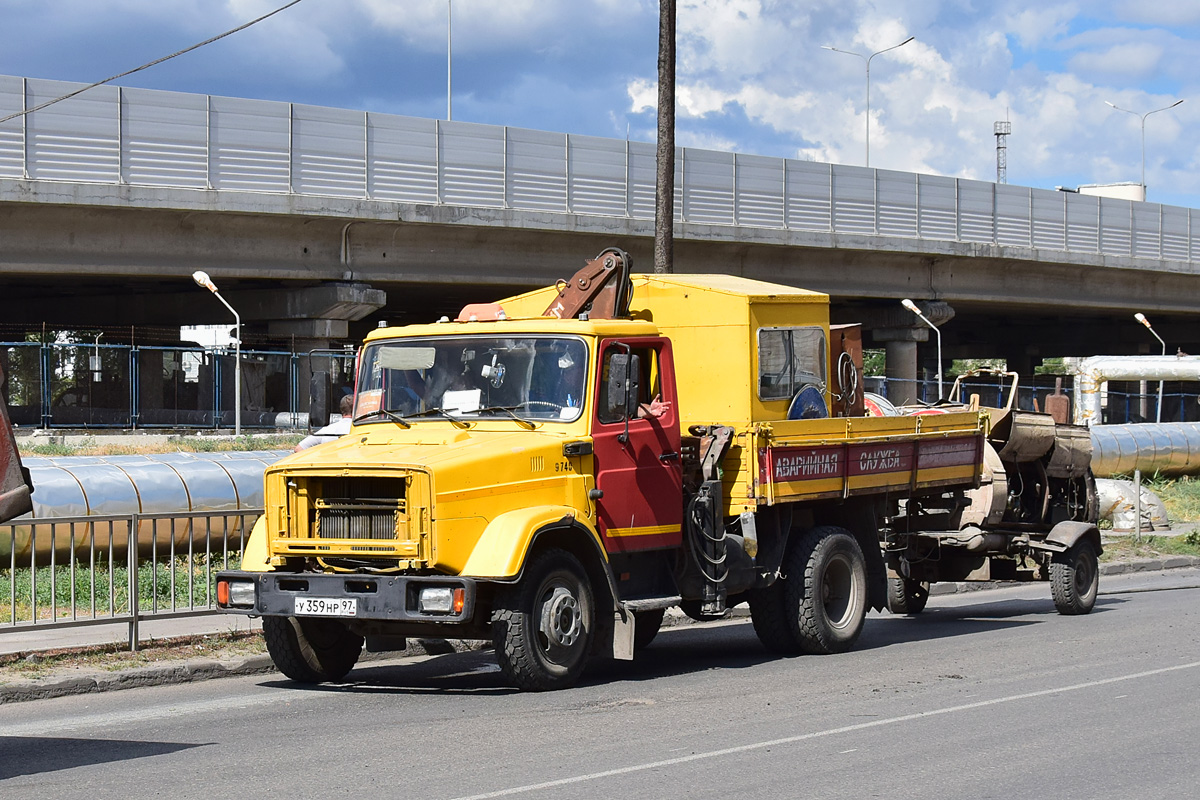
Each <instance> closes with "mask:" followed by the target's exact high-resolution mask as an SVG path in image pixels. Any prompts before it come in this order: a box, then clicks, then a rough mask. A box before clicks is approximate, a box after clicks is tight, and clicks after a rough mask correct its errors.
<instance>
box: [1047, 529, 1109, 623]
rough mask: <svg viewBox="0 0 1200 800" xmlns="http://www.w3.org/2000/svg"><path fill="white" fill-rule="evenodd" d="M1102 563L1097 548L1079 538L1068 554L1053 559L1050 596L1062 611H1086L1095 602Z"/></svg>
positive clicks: (1055, 556)
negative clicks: (1097, 554) (1098, 557)
mask: <svg viewBox="0 0 1200 800" xmlns="http://www.w3.org/2000/svg"><path fill="white" fill-rule="evenodd" d="M1099 588H1100V564H1099V559H1097V558H1096V549H1095V548H1094V547H1092V543H1091V542H1089V541H1087V540H1086V539H1080V540H1079V541H1078V542H1076V543H1075V544H1074V545H1072V546H1071V549H1069V550H1067V551H1066V552H1065V553H1055V554H1054V557H1053V558H1052V559H1051V560H1050V595H1051V596H1052V597H1053V598H1054V607H1055V608H1056V609H1058V613H1060V614H1068V615H1076V614H1086V613H1088V612H1089V611H1091V610H1092V607H1093V606H1095V605H1096V593H1097V592H1098V590H1099Z"/></svg>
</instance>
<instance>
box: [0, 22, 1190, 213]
mask: <svg viewBox="0 0 1200 800" xmlns="http://www.w3.org/2000/svg"><path fill="white" fill-rule="evenodd" d="M281 2H282V0H220V2H215V1H214V0H173V1H172V2H171V3H169V4H168V3H163V2H161V0H55V2H45V0H8V2H6V4H5V29H6V30H5V32H6V41H5V47H4V48H0V73H4V74H10V75H28V76H31V77H50V78H59V79H63V80H77V81H87V80H96V79H98V78H100V77H105V76H107V75H110V74H113V73H114V72H117V71H119V70H120V69H124V68H128V67H129V66H133V65H136V64H137V63H141V62H142V61H145V60H149V59H150V58H154V57H157V56H159V55H162V54H164V53H167V52H171V51H173V50H175V49H178V48H180V47H184V46H186V45H188V44H192V43H194V42H196V41H199V40H200V39H202V38H204V37H206V36H209V35H212V34H213V33H217V32H220V31H221V30H224V29H226V28H228V27H232V26H233V25H235V24H238V23H240V22H244V21H245V20H247V19H249V18H252V17H254V16H256V15H258V14H261V13H263V12H265V11H267V10H270V9H271V8H274V7H275V6H276V5H278V4H280V3H281ZM446 8H447V0H403V2H401V1H400V0H339V1H338V2H334V0H307V2H304V3H301V4H299V5H297V6H295V7H294V8H292V9H289V10H288V11H287V12H285V13H283V14H280V15H278V16H277V17H273V18H272V19H271V20H270V21H269V22H267V23H264V24H263V25H262V26H258V27H256V28H254V29H251V30H249V31H245V32H243V33H242V34H239V35H237V36H235V37H230V38H229V39H227V40H223V41H222V42H220V43H218V44H216V45H213V46H212V47H210V48H205V49H204V50H203V51H198V52H196V53H193V54H190V55H189V56H188V57H186V58H185V59H179V60H178V61H177V62H168V63H167V64H163V65H160V66H159V67H156V68H155V69H153V70H148V71H147V72H145V73H139V74H138V75H137V76H135V78H134V79H132V80H130V81H127V82H126V83H127V85H143V86H150V87H152V88H166V89H180V90H183V91H194V92H209V93H213V94H228V95H235V96H244V97H265V98H269V99H278V100H290V101H294V102H300V103H315V104H320V105H333V106H341V107H347V108H354V109H366V110H371V111H387V112H393V113H404V114H411V115H415V116H426V117H434V116H443V115H444V113H445V108H446V96H445V95H446V73H445V68H446V59H445V48H446ZM453 9H454V48H453V49H454V76H455V77H454V116H455V118H456V119H464V120H469V121H475V122H487V123H493V124H505V125H510V126H517V127H529V128H540V129H544V130H553V131H567V132H572V133H586V134H593V135H600V136H618V137H624V136H625V135H626V132H627V131H628V132H629V135H631V136H633V137H636V138H642V139H648V138H652V137H653V135H654V130H655V126H654V110H655V105H656V103H657V88H656V80H657V73H656V57H657V52H656V48H657V35H658V3H657V0H510V2H508V3H494V2H491V1H490V0H453ZM908 36H915V37H916V38H915V40H914V41H913V42H911V43H909V44H907V45H905V46H904V47H901V48H899V49H896V50H892V51H890V52H887V53H884V54H882V55H879V56H877V57H875V58H874V59H873V60H872V61H871V100H870V115H869V124H870V151H871V164H872V166H877V167H881V168H889V169H900V170H913V171H920V172H931V173H936V174H942V175H954V176H960V177H975V178H981V179H990V178H992V177H994V175H995V137H994V136H993V124H994V123H995V122H996V121H997V120H1003V119H1009V120H1011V122H1012V128H1013V133H1012V135H1011V137H1010V138H1009V142H1008V148H1009V149H1008V167H1009V169H1008V178H1009V181H1010V182H1012V183H1023V184H1028V185H1033V186H1045V187H1053V186H1055V185H1060V184H1061V185H1073V184H1077V183H1095V182H1102V181H1108V180H1136V179H1137V177H1138V175H1139V169H1140V130H1139V124H1138V120H1136V119H1133V118H1132V117H1130V116H1129V115H1122V114H1120V113H1119V112H1114V111H1113V110H1112V109H1111V108H1109V107H1108V106H1106V105H1104V101H1105V100H1111V101H1112V102H1115V103H1117V104H1118V105H1121V106H1122V107H1125V108H1130V109H1134V110H1138V111H1145V110H1148V109H1153V108H1158V107H1161V106H1163V105H1167V104H1169V103H1171V102H1173V101H1174V99H1177V98H1180V97H1189V98H1191V97H1193V96H1194V95H1196V94H1197V92H1196V88H1197V84H1198V83H1200V75H1198V74H1197V72H1196V69H1195V52H1196V50H1197V48H1198V47H1200V0H1174V1H1173V2H1170V3H1148V2H1145V0H1086V1H1085V0H990V1H989V2H987V3H983V2H978V1H977V0H804V1H803V2H801V0H679V7H678V78H677V81H678V125H679V133H678V140H679V141H680V143H682V144H686V145H687V146H689V147H706V148H718V149H732V150H737V151H740V152H745V153H759V154H764V155H774V156H789V157H797V158H810V159H814V160H823V161H834V162H839V163H849V164H861V163H862V162H863V160H864V157H865V149H866V147H865V145H866V142H865V141H864V139H865V131H866V126H867V124H868V114H867V107H866V106H867V104H866V101H865V94H866V91H865V89H866V87H865V77H866V75H865V69H864V67H865V66H866V65H865V63H864V60H863V58H858V57H855V56H849V55H845V54H842V53H836V52H830V51H829V50H823V49H821V46H822V45H830V46H834V47H837V48H840V49H842V50H848V51H854V52H857V53H861V54H863V55H864V56H867V55H870V54H871V53H873V52H875V51H877V50H879V49H882V48H885V47H890V46H891V45H894V44H896V43H898V42H901V41H903V40H904V39H905V38H906V37H908ZM131 62H132V63H131ZM1197 123H1200V99H1195V100H1192V101H1191V102H1189V103H1185V104H1184V105H1182V106H1179V107H1178V108H1176V109H1173V110H1172V111H1171V112H1170V113H1169V114H1162V115H1158V116H1156V117H1154V118H1152V119H1151V120H1150V123H1149V124H1148V126H1147V143H1146V144H1147V165H1146V166H1147V174H1148V183H1149V184H1150V187H1151V192H1150V193H1151V197H1152V198H1153V199H1162V200H1166V201H1170V202H1175V203H1185V204H1191V205H1196V204H1197V203H1198V202H1200V196H1198V195H1197V194H1196V189H1195V188H1194V184H1195V177H1194V173H1195V170H1196V169H1197V167H1198V166H1200V145H1198V144H1197V143H1196V142H1194V141H1193V138H1194V137H1191V136H1189V134H1188V131H1192V130H1195V128H1196V125H1197Z"/></svg>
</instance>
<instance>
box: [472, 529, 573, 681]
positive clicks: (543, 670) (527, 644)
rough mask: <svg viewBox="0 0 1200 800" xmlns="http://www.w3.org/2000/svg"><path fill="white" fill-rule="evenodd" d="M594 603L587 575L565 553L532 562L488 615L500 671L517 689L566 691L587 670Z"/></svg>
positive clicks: (544, 555) (550, 552)
mask: <svg viewBox="0 0 1200 800" xmlns="http://www.w3.org/2000/svg"><path fill="white" fill-rule="evenodd" d="M594 631H595V603H594V600H593V596H592V589H591V586H590V584H589V583H588V579H587V573H585V572H584V569H583V565H582V564H580V563H579V559H577V558H575V556H573V555H571V554H570V553H568V552H566V551H565V550H558V549H553V550H546V551H545V552H543V553H540V554H539V555H537V556H536V557H534V559H533V561H532V562H531V563H530V564H529V566H528V567H527V569H526V571H525V576H524V577H523V578H522V579H521V581H520V583H517V584H516V585H513V586H508V587H505V588H504V589H503V590H502V591H500V592H499V594H498V595H497V597H496V606H495V609H494V610H493V612H492V640H493V642H494V644H495V647H496V659H497V660H498V661H499V662H500V670H501V672H503V673H504V675H505V677H507V678H508V679H509V681H511V682H512V683H513V684H514V685H516V686H517V687H518V688H519V689H523V690H526V691H534V692H541V691H547V690H550V689H563V688H566V687H568V686H570V685H572V684H573V683H575V681H577V680H578V679H579V676H580V675H581V674H582V673H583V669H584V667H585V666H586V665H587V657H588V652H589V650H590V649H591V646H592V636H593V634H594Z"/></svg>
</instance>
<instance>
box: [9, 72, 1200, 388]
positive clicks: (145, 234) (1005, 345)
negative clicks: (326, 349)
mask: <svg viewBox="0 0 1200 800" xmlns="http://www.w3.org/2000/svg"><path fill="white" fill-rule="evenodd" d="M72 88H77V87H76V86H75V85H74V84H63V83H59V82H51V81H40V80H33V79H22V78H7V77H0V116H5V115H7V114H8V113H12V112H14V111H20V110H22V109H24V108H29V107H32V106H34V105H36V104H38V103H40V102H42V101H44V100H45V99H48V98H50V97H54V96H58V95H60V94H63V93H65V92H66V91H69V90H70V89H72ZM676 178H677V207H676V217H677V227H676V237H677V243H676V250H675V252H676V264H675V269H676V271H677V272H731V273H734V274H739V275H744V276H747V277H752V278H757V279H761V280H770V281H776V282H780V283H786V284H791V285H796V286H803V287H805V288H809V289H816V290H820V291H824V292H828V293H829V294H830V295H831V296H832V297H833V301H834V317H835V320H837V321H862V322H864V323H865V324H866V326H867V329H868V331H869V332H870V333H869V335H868V344H869V345H870V344H872V343H874V344H877V345H880V346H884V345H886V346H887V347H888V349H889V354H890V355H893V357H894V358H893V359H892V360H894V361H895V362H896V363H897V364H899V363H901V362H904V363H905V366H904V367H903V371H904V372H909V371H911V369H912V366H911V365H914V364H915V361H914V360H913V359H914V356H915V350H916V347H917V343H918V342H923V341H926V340H927V338H928V331H927V330H926V329H924V328H923V327H920V326H919V325H918V326H917V327H914V326H913V322H914V319H913V318H912V316H911V315H910V314H908V312H906V311H904V310H903V309H901V308H900V307H899V304H898V300H899V299H900V298H903V297H912V298H913V299H914V300H917V301H918V302H919V303H924V304H926V308H927V309H928V310H929V311H930V312H931V313H932V314H934V315H936V317H935V321H940V320H947V323H946V324H945V326H944V328H943V344H944V351H945V352H944V354H945V357H946V358H947V359H949V358H956V357H992V356H995V357H1004V358H1007V359H1008V360H1009V362H1010V364H1012V365H1013V366H1015V367H1017V368H1018V369H1021V370H1022V371H1028V370H1029V369H1030V368H1031V367H1032V365H1033V364H1036V363H1037V362H1038V361H1040V359H1041V358H1043V357H1046V356H1057V355H1089V354H1093V353H1098V352H1111V353H1123V352H1138V351H1144V352H1157V342H1155V341H1153V340H1152V339H1149V337H1148V336H1147V334H1146V332H1145V331H1142V330H1141V329H1140V327H1138V326H1136V323H1134V321H1133V320H1132V313H1133V312H1134V311H1143V312H1145V313H1146V314H1147V315H1149V316H1150V317H1151V319H1152V320H1153V321H1154V324H1155V327H1156V329H1157V330H1158V331H1159V333H1160V334H1162V335H1163V336H1164V338H1166V339H1167V341H1168V342H1169V343H1170V344H1171V345H1172V346H1182V347H1184V348H1185V349H1190V350H1192V351H1193V352H1197V351H1200V326H1198V325H1197V324H1196V322H1195V321H1194V320H1195V319H1196V317H1195V312H1196V311H1197V310H1198V306H1200V212H1197V211H1193V210H1190V209H1181V208H1173V207H1167V206H1160V205H1157V204H1152V203H1139V202H1131V201H1125V200H1111V199H1101V198H1096V197H1086V196H1082V195H1078V194H1074V193H1066V192H1054V191H1047V190H1040V189H1031V188H1026V187H1015V186H1007V185H996V184H991V183H985V182H979V181H968V180H961V179H955V178H947V177H941V176H929V175H916V174H912V173H901V172H892V171H886V170H873V169H863V168H858V167H845V166H840V165H830V164H819V163H813V162H803V161H794V160H789V159H776V158H766V157H761V156H744V155H740V154H732V153H716V152H711V151H699V150H694V149H690V148H684V149H681V150H680V152H679V154H678V157H677V176H676ZM653 179H654V156H653V145H650V144H645V143H636V142H628V141H624V140H611V139H598V138H595V137H581V136H568V135H564V134H552V133H544V132H538V131H528V130H519V129H512V128H505V127H498V126H484V125H474V124H471V123H461V122H454V123H449V122H445V121H438V120H425V119H414V118H406V117H396V116H390V115H376V114H366V113H363V112H354V111H345V110H339V109H328V108H316V107H309V106H299V105H293V104H288V103H271V102H263V101H248V100H239V99H233V98H219V97H209V96H205V95H185V94H177V93H168V92H155V91H149V90H133V89H122V88H118V87H100V88H98V89H95V90H92V91H90V92H88V93H86V94H84V95H81V96H79V97H77V98H73V99H72V100H69V101H65V102H63V103H60V104H58V105H55V106H51V107H50V108H48V109H45V110H43V111H39V112H37V113H35V114H31V115H28V116H25V117H20V118H17V119H15V120H12V121H10V122H8V123H4V124H0V282H2V285H3V294H4V297H5V303H4V320H3V321H4V322H5V323H7V324H8V326H9V327H10V328H12V326H15V325H25V326H28V327H30V328H39V329H40V327H41V326H42V325H43V323H45V324H47V325H50V326H62V327H83V326H105V325H109V326H111V325H114V324H117V325H124V326H129V325H135V326H136V325H161V326H167V325H170V326H174V325H179V324H199V323H206V322H225V321H227V320H226V319H225V312H224V309H223V308H222V307H220V306H219V304H216V303H210V302H205V301H204V298H203V297H202V296H200V295H198V290H197V289H196V287H195V286H194V285H193V284H192V283H191V281H190V278H189V276H190V274H191V272H192V271H193V270H195V269H205V270H207V271H208V272H209V273H211V274H212V275H213V277H214V279H215V280H217V281H218V283H219V284H220V285H221V287H222V293H223V294H224V295H225V296H226V297H227V298H228V299H230V300H231V302H233V303H234V305H235V306H236V307H238V308H239V310H240V311H241V313H242V315H243V319H244V320H245V321H247V322H249V323H250V324H251V325H252V326H257V328H258V329H259V330H261V331H262V332H264V333H266V334H268V335H271V336H276V337H279V338H292V339H293V341H296V342H297V344H298V346H304V345H305V344H311V345H313V346H321V345H323V344H325V343H328V342H330V341H332V340H336V339H341V338H344V337H347V336H349V337H357V336H358V335H360V334H361V333H362V331H363V329H365V328H366V327H372V326H373V325H374V324H375V323H376V322H377V321H378V320H381V319H386V320H388V321H390V322H407V321H422V320H428V319H431V318H436V317H437V316H440V315H441V314H443V313H453V312H454V311H457V309H458V307H459V306H461V305H462V303H463V302H466V301H468V300H472V301H474V300H480V299H491V298H494V297H499V296H503V295H505V294H509V293H512V292H515V291H518V290H521V289H524V288H527V287H530V286H537V285H544V284H546V283H548V282H552V281H554V280H555V279H557V278H561V277H566V276H567V275H569V274H570V273H571V272H573V271H574V269H575V267H576V266H577V265H579V264H581V263H582V261H583V260H584V259H585V258H586V257H589V256H591V255H594V254H595V253H596V252H597V251H599V250H600V249H601V248H603V247H605V246H609V245H617V246H621V247H623V248H625V249H626V250H628V251H630V252H631V253H632V254H633V255H634V257H635V261H636V262H637V263H640V264H642V265H645V266H646V267H647V268H649V265H650V264H651V263H652V259H651V250H652V237H653ZM384 295H386V297H385V296H384ZM951 316H953V319H952V320H950V317H951ZM924 349H925V350H932V348H924ZM923 355H924V360H925V361H926V362H929V361H930V360H931V359H932V358H933V353H932V352H928V353H923ZM930 366H931V365H930ZM899 376H901V377H903V376H904V375H902V374H899Z"/></svg>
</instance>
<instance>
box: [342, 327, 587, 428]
mask: <svg viewBox="0 0 1200 800" xmlns="http://www.w3.org/2000/svg"><path fill="white" fill-rule="evenodd" d="M587 362H588V351H587V346H586V345H585V344H584V343H583V341H582V340H579V339H574V338H564V337H552V336H525V337H499V336H460V337H446V338H431V337H421V338H413V339H391V340H388V341H386V342H376V343H374V344H371V345H369V346H368V347H367V348H366V350H365V351H364V353H363V359H362V367H361V369H360V371H359V386H358V392H357V396H356V403H355V407H354V417H355V419H356V420H366V419H368V418H370V417H374V416H378V417H379V418H380V419H381V420H382V419H386V418H387V412H391V413H392V414H397V415H400V416H402V417H404V418H405V419H406V420H411V421H419V420H426V419H430V420H443V419H445V418H446V417H447V416H450V417H452V418H456V419H464V418H465V419H479V418H484V417H488V418H491V417H500V418H505V417H507V418H512V417H513V416H517V417H520V418H523V419H538V420H549V421H561V422H569V421H571V420H574V419H577V418H578V417H579V415H580V414H581V413H582V411H583V397H584V392H585V378H586V375H587Z"/></svg>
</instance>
